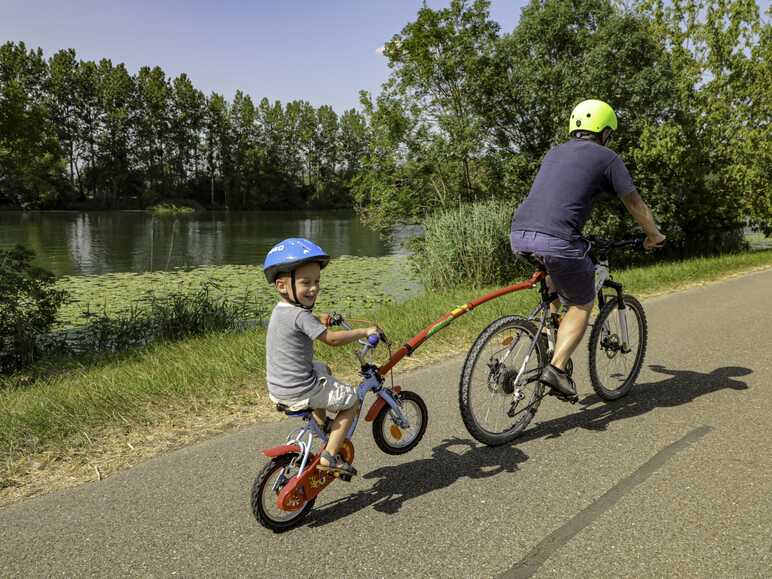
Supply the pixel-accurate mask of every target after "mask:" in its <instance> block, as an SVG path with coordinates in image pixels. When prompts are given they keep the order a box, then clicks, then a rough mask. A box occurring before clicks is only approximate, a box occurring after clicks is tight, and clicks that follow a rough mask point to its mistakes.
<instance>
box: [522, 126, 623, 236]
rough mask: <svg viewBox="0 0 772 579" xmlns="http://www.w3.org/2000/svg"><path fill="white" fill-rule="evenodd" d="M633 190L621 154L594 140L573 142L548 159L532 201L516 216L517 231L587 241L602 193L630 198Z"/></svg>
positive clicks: (543, 163) (524, 203) (537, 175)
mask: <svg viewBox="0 0 772 579" xmlns="http://www.w3.org/2000/svg"><path fill="white" fill-rule="evenodd" d="M633 191H635V185H634V184H633V179H632V177H631V176H630V172H629V171H628V170H627V167H625V164H624V162H623V161H622V159H620V158H619V155H617V154H616V153H615V152H614V151H612V150H611V149H608V148H606V147H604V146H603V145H600V144H598V143H596V142H594V141H588V140H586V139H571V140H570V141H567V142H565V143H563V144H562V145H558V146H557V147H554V148H553V149H551V150H550V151H549V152H548V153H547V154H546V155H545V156H544V159H543V160H542V163H541V167H540V168H539V172H538V173H537V174H536V178H535V179H534V182H533V185H532V186H531V191H530V192H529V193H528V197H526V199H525V201H523V203H522V204H521V205H520V207H518V209H517V212H516V213H515V215H514V217H513V218H512V227H511V231H537V232H539V233H546V234H547V235H552V236H554V237H559V238H560V239H565V240H566V241H575V240H578V239H581V238H582V229H583V228H584V223H585V222H586V221H587V218H588V217H589V216H590V213H591V212H592V207H593V205H594V204H595V200H596V199H597V197H598V196H599V195H601V194H602V193H604V192H605V193H611V194H614V195H616V196H617V197H624V196H625V195H627V194H628V193H632V192H633Z"/></svg>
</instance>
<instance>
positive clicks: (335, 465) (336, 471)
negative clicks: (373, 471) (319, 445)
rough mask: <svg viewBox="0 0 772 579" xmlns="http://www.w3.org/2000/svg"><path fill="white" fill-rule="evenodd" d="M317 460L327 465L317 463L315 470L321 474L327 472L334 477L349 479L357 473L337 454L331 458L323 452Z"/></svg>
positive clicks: (327, 453)
mask: <svg viewBox="0 0 772 579" xmlns="http://www.w3.org/2000/svg"><path fill="white" fill-rule="evenodd" d="M319 458H323V459H324V460H326V461H327V462H328V463H329V464H322V462H321V461H319V463H318V464H317V465H316V469H317V470H320V471H322V472H328V473H330V474H331V475H332V476H334V477H339V478H345V479H351V477H352V476H354V475H355V474H356V473H357V469H355V468H354V467H353V466H351V465H350V464H349V463H347V462H346V461H345V460H343V459H342V458H341V456H340V455H339V454H336V455H335V456H333V455H332V454H330V453H329V452H327V451H326V450H323V451H322V455H321V456H320V457H319Z"/></svg>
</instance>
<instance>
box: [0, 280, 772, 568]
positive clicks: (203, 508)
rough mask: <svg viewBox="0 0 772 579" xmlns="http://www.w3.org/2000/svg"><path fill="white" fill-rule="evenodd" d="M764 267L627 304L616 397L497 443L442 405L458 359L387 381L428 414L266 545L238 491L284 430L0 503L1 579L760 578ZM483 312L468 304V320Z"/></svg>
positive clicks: (765, 493) (771, 385) (770, 528)
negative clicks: (624, 360) (640, 347)
mask: <svg viewBox="0 0 772 579" xmlns="http://www.w3.org/2000/svg"><path fill="white" fill-rule="evenodd" d="M770 297H772V270H766V271H762V272H757V273H753V274H749V275H746V276H743V277H740V278H735V279H731V280H727V281H724V282H719V283H716V284H712V285H708V286H703V287H700V288H696V289H692V290H689V291H686V292H681V293H676V294H671V295H668V296H662V297H657V298H653V299H650V300H647V301H645V302H644V306H645V309H646V313H647V317H648V320H649V349H648V354H647V358H646V361H645V365H644V370H643V372H642V373H641V376H640V378H639V383H638V385H637V386H636V388H635V389H634V391H633V392H632V393H631V394H630V395H629V396H628V397H626V398H624V399H622V400H620V401H617V402H615V403H604V402H602V401H600V400H599V399H598V398H597V397H596V396H595V395H594V394H593V393H592V389H591V388H590V386H589V381H588V378H587V359H586V358H587V354H586V352H587V350H586V346H584V345H583V346H581V349H580V350H579V351H578V354H577V355H575V358H576V366H577V369H576V372H577V377H578V384H579V391H580V395H581V399H580V402H579V403H578V404H576V405H573V406H572V405H570V404H568V403H565V402H560V401H558V400H556V399H553V398H548V399H545V401H544V402H543V403H542V405H541V408H540V409H539V413H538V414H537V415H536V418H535V420H534V422H533V423H532V425H531V427H530V428H529V429H528V430H527V431H526V432H525V433H524V434H523V436H522V437H521V438H520V439H519V440H517V441H516V442H515V443H513V444H512V445H507V446H504V447H498V448H487V447H484V446H481V445H479V444H477V443H475V441H474V440H473V439H472V438H471V437H470V436H469V434H468V433H467V432H466V430H465V429H464V426H463V424H462V422H461V419H460V416H459V411H458V402H457V399H458V394H457V391H458V376H459V371H460V366H461V363H462V361H463V359H462V358H456V359H453V360H450V361H448V362H445V363H442V364H438V365H435V366H432V367H431V368H426V369H422V370H418V371H415V372H412V373H409V374H404V375H402V376H400V377H399V380H398V382H401V383H402V385H403V387H405V388H409V389H411V390H415V391H417V392H419V393H420V394H421V395H422V396H423V397H424V398H425V400H426V402H427V404H428V407H429V413H430V421H429V428H428V431H427V434H426V436H425V438H424V440H423V441H422V442H421V444H420V445H419V446H418V447H417V448H416V449H415V450H413V451H412V452H410V453H408V454H406V455H403V456H400V457H391V456H386V455H384V454H382V453H380V451H378V449H377V447H376V446H375V444H374V443H373V440H372V436H371V434H370V432H369V425H367V426H366V427H363V428H362V429H360V430H359V431H358V432H357V433H356V436H355V437H354V443H355V445H356V450H357V460H356V465H357V468H358V469H359V472H360V473H361V476H359V477H357V478H356V479H355V480H354V481H353V482H351V483H344V482H335V483H333V484H332V485H331V486H330V487H329V488H328V489H326V490H325V492H324V493H322V495H320V497H319V500H318V501H317V504H316V508H315V510H314V511H313V512H312V513H311V515H310V516H309V518H308V519H307V521H306V523H305V524H304V525H303V526H301V527H299V528H297V529H295V530H293V531H290V532H287V533H283V534H274V533H271V532H270V531H268V530H266V529H264V528H262V527H261V526H260V525H259V524H258V523H257V522H256V521H255V519H254V518H253V517H252V513H251V511H250V507H249V491H250V486H251V483H252V480H253V478H254V476H255V474H256V472H257V471H258V470H259V469H260V467H261V466H262V465H263V464H265V462H266V459H265V458H264V457H262V456H261V455H260V454H259V449H261V448H266V447H270V446H274V445H276V444H279V443H280V442H281V441H283V440H284V437H285V436H286V434H287V432H288V431H289V430H290V428H291V427H293V426H294V422H292V421H289V420H287V421H282V422H279V423H272V424H263V425H256V426H254V427H249V428H245V429H243V430H240V431H238V432H235V433H229V434H225V435H222V436H218V437H216V438H213V439H210V440H208V441H206V442H203V443H200V444H197V445H195V446H191V447H188V448H184V449H182V450H179V451H176V452H172V453H170V454H167V455H164V456H160V457H157V458H155V459H152V460H148V461H147V462H145V463H143V464H140V465H138V466H136V467H134V468H132V469H130V470H128V471H125V472H122V473H119V474H116V475H115V476H112V477H110V478H108V479H106V480H104V481H101V482H97V483H92V484H86V485H83V486H81V487H78V488H75V489H69V490H66V491H60V492H54V493H51V494H49V495H47V496H43V497H40V498H35V499H30V500H27V501H24V502H21V503H18V504H16V505H13V506H9V507H6V508H3V509H0V576H3V577H31V576H47V577H50V576H68V577H84V576H101V577H106V576H147V577H154V576H163V577H168V576H174V575H176V576H187V577H194V576H195V577H200V576H218V577H221V576H223V577H224V576H253V577H262V576H285V577H310V576H315V577H319V576H345V577H395V576H401V577H496V576H505V577H529V576H535V577H560V578H566V577H594V578H595V577H615V578H616V577H766V578H768V577H772V418H771V416H772V353H771V352H772V330H771V329H770V328H772V313H771V311H770ZM469 315H476V316H485V315H486V311H485V307H484V306H483V307H481V308H480V309H479V310H476V311H475V312H473V313H472V314H469Z"/></svg>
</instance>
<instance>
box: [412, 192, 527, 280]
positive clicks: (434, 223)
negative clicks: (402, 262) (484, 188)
mask: <svg viewBox="0 0 772 579" xmlns="http://www.w3.org/2000/svg"><path fill="white" fill-rule="evenodd" d="M514 208H515V205H514V204H513V203H512V202H508V201H500V200H490V201H487V202H480V203H470V204H468V205H464V206H462V207H460V208H458V209H446V210H443V211H437V212H435V213H433V214H432V215H431V216H429V217H428V218H427V219H426V221H425V228H426V231H425V235H424V237H423V238H422V239H421V241H420V243H419V244H417V247H415V249H416V253H415V255H414V256H413V262H414V266H415V269H416V271H417V273H418V275H419V276H420V278H421V280H422V281H423V283H424V285H425V286H426V287H427V288H433V289H446V288H453V287H457V286H460V285H471V286H472V287H483V286H489V285H494V284H498V283H505V282H508V281H509V282H511V281H512V280H513V279H514V278H515V277H516V276H518V275H520V274H523V273H525V270H524V269H523V268H522V267H521V266H519V264H518V263H517V262H516V261H515V259H514V257H513V255H512V250H511V249H510V248H509V239H508V238H507V235H506V234H504V233H503V232H505V231H509V222H510V220H511V218H512V211H513V210H514Z"/></svg>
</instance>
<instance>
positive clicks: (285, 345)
mask: <svg viewBox="0 0 772 579" xmlns="http://www.w3.org/2000/svg"><path fill="white" fill-rule="evenodd" d="M329 261H330V256H329V255H327V254H326V253H325V252H324V250H322V248H321V247H319V246H318V245H316V244H315V243H313V242H311V241H308V240H307V239H298V238H292V239H285V240H284V241H282V242H280V243H278V244H276V245H275V246H274V247H273V248H272V249H271V250H270V251H269V252H268V255H267V256H266V258H265V262H264V264H263V272H264V273H265V277H266V279H267V280H268V282H269V283H271V284H273V285H274V286H275V287H276V291H277V292H278V293H279V298H280V299H279V302H278V303H277V304H276V306H275V307H274V309H273V312H272V313H271V319H270V321H269V322H268V332H267V333H266V338H265V355H266V374H267V382H268V396H269V397H270V399H271V400H272V401H273V402H276V403H279V404H282V405H284V406H285V407H286V408H287V409H288V410H302V409H304V408H312V409H314V418H315V419H316V420H317V422H319V423H320V424H324V421H325V417H326V411H327V410H329V411H331V412H337V415H336V416H335V419H334V420H333V422H332V426H331V430H330V438H329V440H328V441H327V446H326V447H325V449H324V450H323V451H322V454H321V457H320V459H319V466H318V467H317V468H318V469H319V470H322V471H327V472H329V473H331V474H333V475H334V476H340V475H348V477H350V476H352V475H355V474H356V470H355V469H354V467H353V466H351V465H350V464H348V463H347V462H345V461H344V460H343V459H342V458H341V457H340V455H339V454H338V452H339V451H340V447H341V445H342V444H343V441H344V439H345V436H346V433H347V432H348V429H349V428H350V426H351V424H352V423H353V421H354V419H355V418H356V416H357V413H358V411H359V400H358V398H357V394H356V392H355V390H354V389H353V388H352V387H351V386H349V385H347V384H344V383H342V382H340V381H338V380H336V379H335V378H334V377H333V376H332V375H331V373H330V368H329V366H327V365H326V364H324V363H323V362H319V361H317V360H314V358H313V356H314V346H313V341H314V340H319V341H321V342H323V343H325V344H327V345H328V346H343V345H345V344H349V343H351V342H353V341H355V340H359V339H362V338H367V337H368V336H370V335H372V334H378V332H379V330H378V328H377V327H376V326H372V327H369V328H366V329H355V330H349V331H339V332H330V331H328V330H327V326H326V323H327V321H328V320H327V316H326V315H325V316H322V318H321V319H320V318H317V317H316V316H314V315H313V314H312V313H311V311H312V310H313V307H314V304H315V303H316V298H317V296H318V294H319V291H320V290H321V283H320V278H321V270H322V269H323V268H324V267H325V266H326V265H327V263H329Z"/></svg>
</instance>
